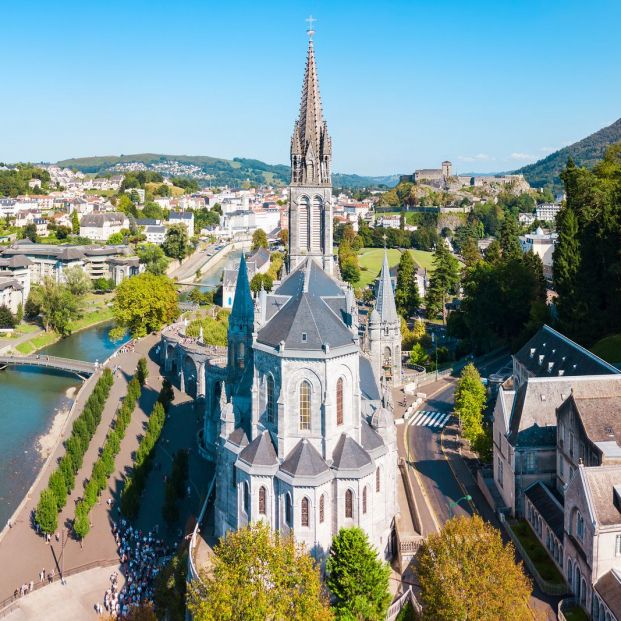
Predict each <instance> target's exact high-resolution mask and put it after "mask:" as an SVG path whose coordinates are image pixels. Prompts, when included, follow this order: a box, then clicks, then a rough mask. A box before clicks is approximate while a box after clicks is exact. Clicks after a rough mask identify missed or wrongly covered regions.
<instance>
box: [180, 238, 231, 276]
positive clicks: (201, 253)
mask: <svg viewBox="0 0 621 621" xmlns="http://www.w3.org/2000/svg"><path fill="white" fill-rule="evenodd" d="M219 245H221V244H216V243H214V244H209V245H208V246H206V247H205V248H201V249H199V250H197V251H196V252H195V253H194V254H193V255H192V256H191V257H189V258H188V259H187V260H186V261H184V262H183V263H182V264H181V265H179V266H177V267H176V268H175V269H174V270H172V271H171V272H170V274H169V276H170V277H171V278H173V279H174V280H186V279H188V278H194V275H195V274H196V270H198V269H200V268H201V267H202V266H203V265H204V264H205V263H206V262H207V261H208V259H209V257H210V256H211V255H213V254H214V253H215V252H216V250H215V249H216V246H219Z"/></svg>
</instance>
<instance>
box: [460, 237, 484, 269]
mask: <svg viewBox="0 0 621 621" xmlns="http://www.w3.org/2000/svg"><path fill="white" fill-rule="evenodd" d="M461 256H462V257H463V258H464V262H465V263H466V267H469V266H470V265H474V264H475V263H476V262H477V261H480V260H481V259H482V257H481V252H480V250H479V246H478V244H477V242H476V239H474V238H472V237H468V239H466V240H465V241H464V244H463V246H462V248H461Z"/></svg>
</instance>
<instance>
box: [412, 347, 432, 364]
mask: <svg viewBox="0 0 621 621" xmlns="http://www.w3.org/2000/svg"><path fill="white" fill-rule="evenodd" d="M428 362H429V354H428V353H427V352H426V351H425V349H424V347H423V346H422V345H421V344H420V343H414V345H413V346H412V349H411V350H410V358H409V363H410V364H416V365H418V366H421V367H423V366H425V365H426V364H427V363H428Z"/></svg>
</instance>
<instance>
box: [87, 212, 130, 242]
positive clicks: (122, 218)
mask: <svg viewBox="0 0 621 621" xmlns="http://www.w3.org/2000/svg"><path fill="white" fill-rule="evenodd" d="M123 229H129V220H128V218H127V216H126V215H125V214H124V213H122V212H120V211H106V212H101V213H90V214H87V215H85V216H82V218H81V219H80V235H81V236H82V237H87V238H88V239H92V240H93V241H103V242H105V241H107V240H108V239H109V238H110V235H113V234H114V233H120V232H121V231H122V230H123Z"/></svg>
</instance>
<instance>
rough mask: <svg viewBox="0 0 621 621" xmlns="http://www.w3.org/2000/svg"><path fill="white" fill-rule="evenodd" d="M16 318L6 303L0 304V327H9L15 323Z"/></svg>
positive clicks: (12, 326)
mask: <svg viewBox="0 0 621 621" xmlns="http://www.w3.org/2000/svg"><path fill="white" fill-rule="evenodd" d="M16 323H17V322H16V319H15V316H14V315H13V313H12V312H11V310H10V309H9V307H8V306H7V305H6V304H3V305H2V306H0V328H5V329H11V328H14V327H15V325H16Z"/></svg>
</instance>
